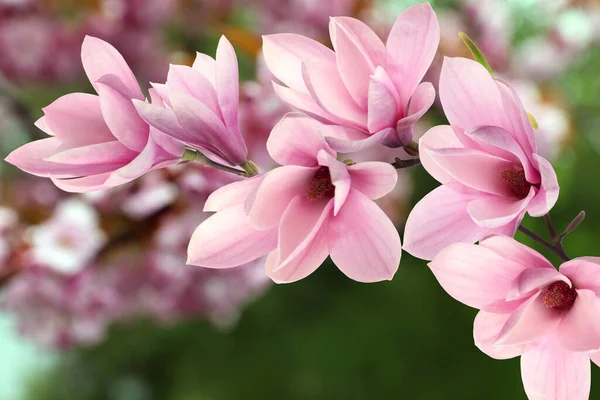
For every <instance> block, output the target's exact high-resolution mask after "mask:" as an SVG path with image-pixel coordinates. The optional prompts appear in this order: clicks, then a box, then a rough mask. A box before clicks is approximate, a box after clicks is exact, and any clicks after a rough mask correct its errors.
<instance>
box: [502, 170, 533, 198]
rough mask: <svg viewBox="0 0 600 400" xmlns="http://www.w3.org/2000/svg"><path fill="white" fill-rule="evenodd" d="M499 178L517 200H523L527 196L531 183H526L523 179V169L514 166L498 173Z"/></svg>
mask: <svg viewBox="0 0 600 400" xmlns="http://www.w3.org/2000/svg"><path fill="white" fill-rule="evenodd" d="M500 177H501V178H502V180H503V181H504V183H506V185H507V186H508V187H509V188H510V191H511V192H513V194H514V195H515V196H517V198H519V199H524V198H525V197H527V195H528V194H529V190H530V189H531V183H529V182H527V179H525V171H524V170H523V168H521V167H517V166H514V167H512V168H507V169H503V170H502V171H500Z"/></svg>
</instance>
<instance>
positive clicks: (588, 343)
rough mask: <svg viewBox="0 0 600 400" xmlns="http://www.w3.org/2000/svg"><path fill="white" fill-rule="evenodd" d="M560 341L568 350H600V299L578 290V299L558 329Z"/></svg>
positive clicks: (591, 292)
mask: <svg viewBox="0 0 600 400" xmlns="http://www.w3.org/2000/svg"><path fill="white" fill-rule="evenodd" d="M556 334H557V337H558V340H559V341H560V342H561V344H562V345H563V346H564V347H565V348H566V349H568V350H571V351H590V350H599V349H600V299H599V298H598V297H597V296H596V294H595V293H594V292H593V291H591V290H587V289H577V298H576V299H575V302H574V303H573V306H572V307H571V309H569V311H568V312H567V313H566V314H565V316H564V317H563V319H562V321H561V322H560V325H558V328H557V329H556Z"/></svg>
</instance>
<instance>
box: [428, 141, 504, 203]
mask: <svg viewBox="0 0 600 400" xmlns="http://www.w3.org/2000/svg"><path fill="white" fill-rule="evenodd" d="M425 152H426V153H428V154H427V155H428V156H429V157H430V158H431V159H433V161H434V162H435V163H436V164H437V165H438V166H439V167H440V168H441V169H443V170H444V172H445V173H446V175H447V176H450V177H452V178H453V179H454V180H455V182H460V183H462V184H463V185H465V186H467V187H469V188H472V189H475V190H478V191H482V192H486V193H489V194H496V195H499V196H506V197H514V194H513V193H512V191H511V190H510V187H509V186H508V185H507V184H506V182H504V180H503V179H502V176H501V175H500V173H501V172H502V171H503V170H506V169H512V168H514V164H513V163H511V162H509V161H506V160H504V159H502V158H499V157H496V156H492V155H490V154H487V153H484V152H482V151H478V150H473V149H449V148H445V149H429V148H427V147H425Z"/></svg>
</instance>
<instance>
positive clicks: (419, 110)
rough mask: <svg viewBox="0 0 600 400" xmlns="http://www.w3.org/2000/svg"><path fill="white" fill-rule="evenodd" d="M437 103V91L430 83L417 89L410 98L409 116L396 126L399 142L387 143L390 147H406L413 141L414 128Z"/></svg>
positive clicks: (425, 83)
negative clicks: (435, 102) (434, 103)
mask: <svg viewBox="0 0 600 400" xmlns="http://www.w3.org/2000/svg"><path fill="white" fill-rule="evenodd" d="M434 101H435V89H434V88H433V85H432V84H431V83H429V82H423V83H421V84H420V85H419V86H417V88H416V89H415V92H414V94H413V95H412V97H411V98H410V102H409V106H408V112H407V116H406V117H404V118H402V119H401V120H400V121H398V123H397V124H396V136H397V140H396V141H395V142H393V143H387V142H386V143H385V145H386V146H389V147H401V146H406V145H407V144H408V143H410V141H411V140H412V139H413V127H414V125H415V124H416V123H417V121H419V120H420V119H421V117H423V115H425V113H426V112H427V111H428V110H429V109H430V108H431V106H432V105H433V102H434Z"/></svg>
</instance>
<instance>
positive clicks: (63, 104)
mask: <svg viewBox="0 0 600 400" xmlns="http://www.w3.org/2000/svg"><path fill="white" fill-rule="evenodd" d="M43 110H44V115H45V116H44V122H45V126H46V128H47V129H42V128H40V129H42V130H43V131H47V130H50V131H51V132H52V133H51V134H52V135H56V137H58V138H60V139H62V140H63V141H69V143H72V144H93V143H102V142H109V141H111V140H115V137H114V136H113V134H112V133H111V132H110V129H108V126H106V122H104V117H103V116H102V110H101V109H100V98H99V97H98V96H94V95H91V94H85V93H70V94H67V95H65V96H62V97H60V98H58V99H57V100H55V101H54V102H53V103H52V104H50V105H49V106H47V107H46V108H44V109H43ZM82 132H85V135H82Z"/></svg>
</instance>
